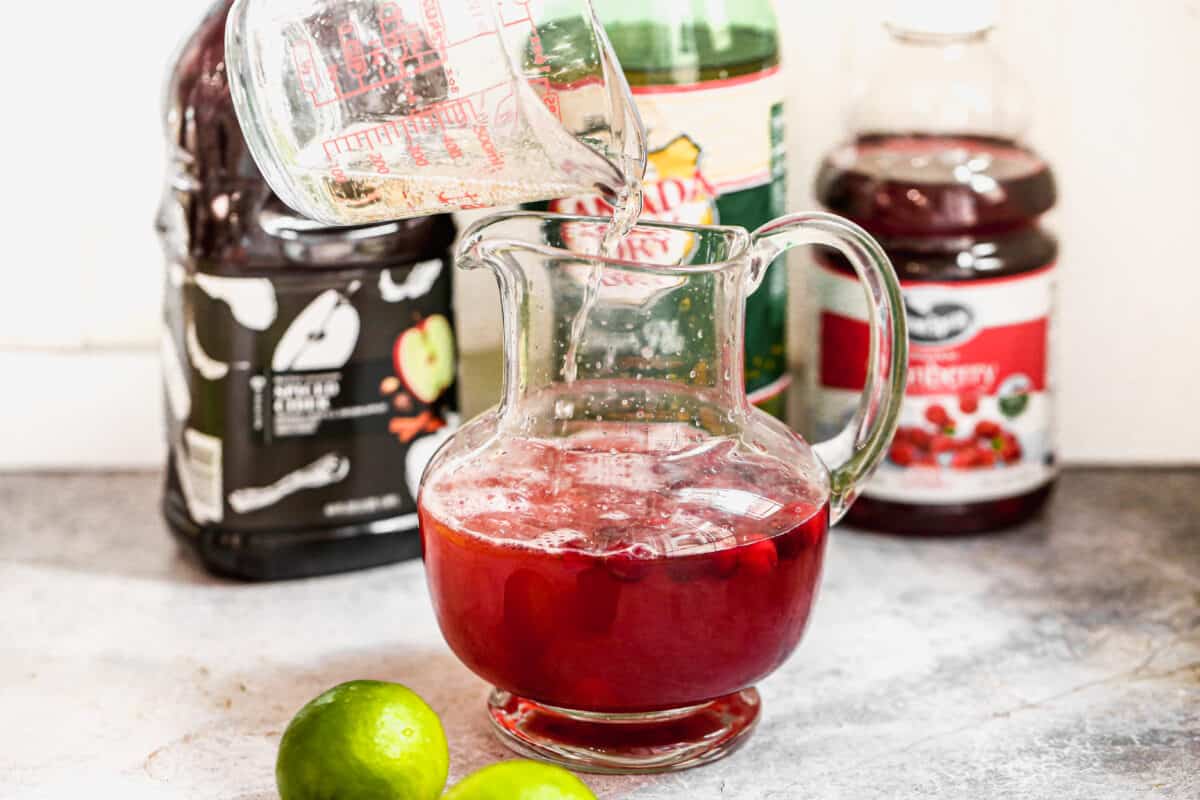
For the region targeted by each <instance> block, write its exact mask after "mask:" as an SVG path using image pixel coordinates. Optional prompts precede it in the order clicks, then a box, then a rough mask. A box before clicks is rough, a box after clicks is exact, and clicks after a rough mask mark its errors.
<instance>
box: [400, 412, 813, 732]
mask: <svg viewBox="0 0 1200 800" xmlns="http://www.w3.org/2000/svg"><path fill="white" fill-rule="evenodd" d="M640 433H641V434H644V435H638V434H639V431H638V430H637V429H630V428H625V429H624V430H623V431H622V430H615V429H614V430H602V431H598V434H601V435H599V436H598V437H596V438H584V437H579V436H573V437H568V438H566V439H561V440H539V439H530V440H521V441H517V442H513V443H511V445H509V446H506V450H507V452H506V453H505V456H504V459H503V463H499V462H490V461H487V462H481V461H477V462H470V463H468V464H466V465H464V466H463V467H462V468H460V469H459V470H457V471H456V472H454V473H453V474H452V475H449V476H447V477H445V478H443V479H440V480H435V481H434V482H433V483H434V484H435V485H428V484H427V485H426V486H424V487H423V489H422V493H421V500H420V504H419V514H420V518H421V534H422V539H423V544H424V550H425V567H426V572H427V575H428V579H429V586H430V593H431V595H432V597H433V602H434V607H435V609H436V611H437V615H438V622H439V624H440V625H441V629H442V632H443V634H444V635H445V637H446V641H447V642H448V643H449V644H450V647H451V648H452V649H453V650H454V652H455V654H457V655H458V657H459V658H460V659H462V661H463V663H465V664H466V665H467V666H468V667H470V668H471V669H472V670H473V671H474V672H475V673H476V674H477V675H479V676H481V677H482V678H484V679H485V680H488V681H490V682H492V683H494V684H495V685H497V686H499V687H501V688H503V689H505V690H506V691H509V692H513V693H515V694H518V695H521V696H523V697H528V698H532V699H535V700H537V701H539V702H542V703H546V704H550V705H553V706H557V707H563V708H571V709H578V710H584V711H597V712H607V713H624V712H640V711H653V710H659V709H663V708H678V707H680V706H687V705H690V704H693V703H701V702H705V701H707V700H711V699H713V698H717V697H721V696H724V695H728V694H731V693H733V692H737V691H739V690H741V689H744V688H746V687H748V686H750V685H752V684H753V683H754V682H755V681H757V680H758V679H759V678H762V677H764V676H765V675H767V674H769V673H770V672H772V671H773V670H774V669H775V668H776V667H778V666H779V664H780V663H781V662H782V661H783V659H784V658H786V657H787V655H788V654H789V653H791V652H792V649H793V648H794V647H795V646H796V643H797V642H798V641H799V639H800V636H801V634H802V633H803V631H804V627H805V624H806V622H807V620H808V614H809V610H810V608H811V607H812V602H813V599H814V594H815V592H816V588H817V584H818V581H819V577H820V572H821V562H822V554H823V552H824V539H825V535H826V531H827V529H828V526H829V506H828V504H827V503H826V502H823V501H820V500H817V499H815V498H814V501H813V502H811V503H810V502H804V501H798V500H796V499H795V498H797V497H805V496H807V495H811V494H813V492H812V490H811V488H810V486H809V483H808V479H807V478H806V476H804V475H803V474H802V472H801V471H800V470H799V469H793V468H792V467H791V466H790V465H787V464H783V463H781V462H780V461H779V460H778V459H773V458H771V457H769V456H765V455H758V454H756V453H753V452H749V451H747V450H746V449H745V448H742V449H741V450H740V451H739V450H738V449H737V448H736V447H735V446H734V444H733V443H732V442H723V443H720V444H718V445H716V446H714V447H712V448H710V449H707V450H706V451H705V452H704V453H703V454H702V455H701V456H698V457H695V458H692V457H689V458H687V459H684V460H683V461H680V460H679V458H678V453H677V452H676V453H675V455H676V458H670V457H664V456H665V455H669V453H667V451H665V450H663V448H662V447H661V446H657V447H656V446H655V445H654V444H653V442H655V441H657V442H660V443H661V442H663V441H664V437H663V433H664V429H663V428H662V427H661V426H659V427H657V428H654V427H647V428H645V429H644V431H641V432H640ZM677 434H678V435H677V436H676V438H675V439H671V437H670V436H667V437H666V439H665V440H666V441H670V442H672V443H673V445H676V450H678V447H677V445H678V442H680V441H687V437H688V436H689V429H687V427H686V426H683V425H680V426H679V427H678V430H677ZM447 498H450V499H447ZM773 498H781V499H780V500H775V499H773ZM782 498H790V499H789V500H786V501H785V500H782Z"/></svg>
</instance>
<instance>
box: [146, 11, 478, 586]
mask: <svg viewBox="0 0 1200 800" xmlns="http://www.w3.org/2000/svg"><path fill="white" fill-rule="evenodd" d="M230 5H231V2H226V1H225V0H222V2H218V3H217V4H216V5H215V6H214V7H213V8H212V10H211V12H210V13H209V15H208V16H207V17H206V18H205V20H204V21H203V22H202V23H201V24H200V26H199V28H198V29H197V30H196V31H195V32H194V33H193V34H192V35H191V37H190V38H189V39H188V41H187V42H186V43H185V45H184V47H183V49H182V50H181V52H180V55H179V57H178V59H177V61H176V64H175V67H174V70H173V73H172V75H171V77H170V80H169V83H168V87H167V133H168V146H169V148H170V153H171V159H172V160H171V164H170V166H169V172H170V176H169V182H168V186H167V189H166V192H165V194H164V198H163V202H162V206H161V210H160V214H159V220H158V228H159V232H160V234H161V237H162V241H163V246H164V250H165V253H166V258H167V281H166V293H165V301H164V327H163V336H162V357H161V361H162V369H163V387H164V394H165V398H166V403H165V405H166V409H167V441H168V448H169V456H168V464H167V478H166V486H165V492H164V497H163V504H162V505H163V512H164V515H165V517H166V520H167V522H168V523H169V526H170V528H171V529H172V531H173V532H174V533H175V534H176V536H177V538H178V539H179V540H180V541H182V542H183V543H184V544H185V545H186V546H188V547H189V548H191V549H192V550H194V551H195V553H196V554H197V555H198V556H199V559H200V560H201V561H202V562H203V563H204V564H205V565H206V566H207V567H208V568H209V569H211V570H213V571H215V572H218V573H221V574H225V575H232V576H236V577H241V578H247V579H274V578H289V577H298V576H303V575H312V574H318V573H327V572H336V571H341V570H347V569H354V568H358V567H365V566H369V565H373V564H379V563H384V562H388V561H394V560H398V559H402V558H410V557H416V556H417V555H419V554H420V541H419V537H418V535H417V520H416V513H415V512H416V492H417V488H416V485H417V481H418V480H419V479H420V476H421V472H422V471H423V469H424V466H425V463H426V461H427V460H428V458H429V457H430V455H431V454H432V453H433V451H434V450H435V449H436V448H437V446H438V445H439V444H440V443H441V442H442V441H443V440H444V439H445V438H446V437H447V436H448V435H449V432H450V430H451V429H452V428H453V427H454V425H455V423H456V420H457V416H456V407H457V406H456V396H455V345H454V333H453V324H452V323H453V315H452V314H451V306H450V304H451V277H450V272H451V270H450V260H449V255H448V248H449V246H450V244H451V242H452V240H453V238H454V233H455V231H454V224H453V222H452V221H451V219H450V217H448V216H445V215H442V216H430V217H422V218H418V219H411V220H405V221H402V222H391V223H386V224H379V225H373V226H368V227H354V228H328V227H322V226H319V225H317V224H315V223H313V222H311V221H309V220H307V219H304V218H302V217H299V216H297V215H296V214H295V213H294V212H292V211H291V210H290V209H288V208H287V207H286V206H284V205H283V204H282V203H281V202H280V201H279V200H278V199H277V198H276V197H275V195H273V194H272V192H271V191H270V189H269V188H268V187H267V185H266V183H265V182H264V180H263V178H262V176H261V175H260V174H259V172H258V170H257V169H256V167H255V165H254V162H253V161H252V159H251V158H250V156H249V154H248V153H247V150H246V145H245V141H244V140H243V138H242V134H241V131H240V130H239V128H238V124H237V120H236V117H235V114H234V109H233V105H232V99H231V97H230V92H229V88H228V86H227V83H226V70H225V60H224V53H225V47H224V41H225V18H226V15H227V13H228V10H229V6H230Z"/></svg>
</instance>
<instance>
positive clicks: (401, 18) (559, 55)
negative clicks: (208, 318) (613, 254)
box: [226, 0, 646, 225]
mask: <svg viewBox="0 0 1200 800" xmlns="http://www.w3.org/2000/svg"><path fill="white" fill-rule="evenodd" d="M226 43H227V44H226V53H227V58H228V64H229V83H230V88H231V89H232V92H233V98H234V105H235V107H236V109H237V113H238V120H239V122H240V123H241V126H242V130H243V133H244V134H245V138H246V141H247V143H248V144H249V149H250V152H251V154H252V155H253V156H254V160H255V161H256V162H257V164H258V166H259V168H260V169H261V171H262V173H263V175H264V176H265V177H266V179H267V182H268V183H269V184H270V185H271V188H272V189H273V190H274V191H275V193H276V194H277V195H278V196H279V197H280V198H281V199H282V200H283V201H284V202H285V203H287V204H288V205H289V206H291V207H292V208H294V209H296V210H297V211H299V212H301V213H302V214H304V215H305V216H308V217H310V218H312V219H315V220H317V221H319V222H323V223H327V224H333V225H356V224H363V223H368V222H376V221H380V220H389V219H398V218H403V217H410V216H418V215H422V214H429V213H435V212H439V211H447V210H451V209H458V208H475V207H481V206H495V205H506V204H511V203H518V202H526V201H533V200H542V199H548V198H552V197H564V196H568V195H572V194H579V193H581V192H590V191H595V190H596V189H597V188H599V189H600V190H601V191H603V192H605V193H607V194H609V195H610V196H612V195H617V196H619V195H620V194H621V193H622V192H623V191H624V190H625V188H626V187H627V186H628V185H629V183H630V182H631V181H634V180H638V179H640V178H641V176H642V174H643V172H644V171H645V161H646V149H645V141H644V139H645V135H644V131H643V129H642V124H641V120H640V119H639V118H638V115H637V111H636V109H635V108H634V105H633V102H632V99H631V97H630V94H629V87H628V86H627V84H626V82H625V78H624V76H623V74H622V73H621V70H620V67H619V65H618V64H617V62H616V59H615V56H614V55H613V51H612V47H611V45H610V44H609V42H608V39H607V37H606V36H605V33H604V29H603V27H601V26H600V24H599V22H598V21H597V20H596V17H595V13H594V11H593V9H592V6H591V3H590V0H238V2H237V3H235V4H234V6H233V9H232V11H231V12H230V16H229V23H228V27H227V29H226Z"/></svg>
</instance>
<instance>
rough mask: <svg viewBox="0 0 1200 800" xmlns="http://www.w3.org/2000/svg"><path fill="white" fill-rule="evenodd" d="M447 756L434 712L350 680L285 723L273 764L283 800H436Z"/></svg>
mask: <svg viewBox="0 0 1200 800" xmlns="http://www.w3.org/2000/svg"><path fill="white" fill-rule="evenodd" d="M449 769H450V751H449V749H448V748H447V747H446V734H445V732H444V731H443V730H442V723H441V721H440V720H439V719H438V717H437V714H435V713H434V712H433V709H432V708H430V707H429V706H428V705H426V704H425V701H424V700H422V699H421V698H420V697H418V696H417V694H416V693H415V692H413V691H412V690H411V689H408V688H407V687H404V686H401V685H400V684H398V683H387V682H384V681H350V682H349V683H343V684H341V685H340V686H335V687H333V688H332V689H330V690H329V691H327V692H325V693H324V694H322V695H320V696H319V697H317V698H315V699H313V700H310V701H309V702H308V704H307V705H305V706H304V708H302V709H300V711H299V712H298V713H297V714H296V716H295V717H293V718H292V721H291V723H289V724H288V727H287V730H286V731H284V732H283V741H281V742H280V743H279V758H278V760H277V761H276V762H275V782H276V784H277V785H278V786H279V796H280V797H281V798H282V800H330V799H331V798H338V800H436V798H437V797H438V795H439V794H440V793H441V791H442V788H443V787H444V786H445V785H446V774H447V772H448V771H449Z"/></svg>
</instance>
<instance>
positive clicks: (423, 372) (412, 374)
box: [392, 314, 454, 403]
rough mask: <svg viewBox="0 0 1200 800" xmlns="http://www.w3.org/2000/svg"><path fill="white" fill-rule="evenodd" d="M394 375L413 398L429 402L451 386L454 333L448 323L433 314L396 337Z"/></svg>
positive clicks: (452, 381)
mask: <svg viewBox="0 0 1200 800" xmlns="http://www.w3.org/2000/svg"><path fill="white" fill-rule="evenodd" d="M392 361H393V365H394V366H395V368H396V374H397V375H398V376H400V380H402V381H404V385H405V386H406V387H408V391H409V392H410V393H412V396H413V397H415V398H417V399H418V400H420V401H421V402H422V403H432V402H433V401H434V400H437V399H438V398H439V397H441V396H442V392H444V391H446V390H447V389H449V388H450V385H451V384H452V383H454V331H453V330H451V328H450V320H448V319H446V318H445V317H444V316H442V315H441V314H433V315H431V316H429V317H427V318H426V319H425V320H423V321H422V322H421V323H420V324H419V325H414V326H413V327H411V328H409V329H408V330H406V331H405V332H404V333H402V334H400V335H399V336H398V337H397V338H396V346H395V348H394V349H393V350H392Z"/></svg>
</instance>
